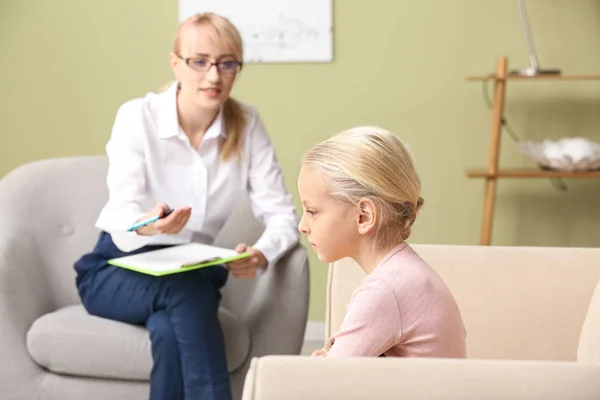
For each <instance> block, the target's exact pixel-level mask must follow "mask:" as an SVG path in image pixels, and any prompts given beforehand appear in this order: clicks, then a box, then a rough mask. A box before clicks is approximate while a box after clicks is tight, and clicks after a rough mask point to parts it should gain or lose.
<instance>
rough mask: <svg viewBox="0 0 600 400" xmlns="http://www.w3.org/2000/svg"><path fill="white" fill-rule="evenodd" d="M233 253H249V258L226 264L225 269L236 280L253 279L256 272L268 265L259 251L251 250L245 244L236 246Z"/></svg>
mask: <svg viewBox="0 0 600 400" xmlns="http://www.w3.org/2000/svg"><path fill="white" fill-rule="evenodd" d="M235 251H236V252H238V253H250V257H246V258H243V259H241V260H235V261H232V262H230V263H227V269H229V271H231V274H232V275H233V276H235V277H236V278H238V279H252V278H254V276H255V275H256V270H257V269H259V268H261V267H265V266H266V265H267V264H268V263H269V262H268V261H267V258H266V257H265V255H264V254H263V253H262V252H261V251H260V250H256V249H253V248H252V247H251V246H248V245H247V244H245V243H240V244H238V245H237V246H236V248H235Z"/></svg>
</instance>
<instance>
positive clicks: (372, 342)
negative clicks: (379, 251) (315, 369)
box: [327, 243, 466, 358]
mask: <svg viewBox="0 0 600 400" xmlns="http://www.w3.org/2000/svg"><path fill="white" fill-rule="evenodd" d="M334 338H335V342H334V344H333V347H331V349H330V350H329V353H328V354H327V357H358V356H367V357H377V356H379V355H381V354H384V355H385V356H386V357H452V358H463V357H466V344H465V338H466V332H465V328H464V325H463V321H462V318H461V315H460V311H459V309H458V306H457V304H456V302H455V300H454V298H453V296H452V294H451V293H450V291H449V290H448V287H447V286H446V284H445V283H444V282H443V281H442V279H441V278H440V276H439V275H438V274H437V273H436V272H435V271H434V270H433V269H432V268H431V267H430V266H429V265H428V264H427V263H426V262H425V261H424V260H423V259H422V258H421V257H419V255H418V254H417V253H415V251H414V250H413V249H412V248H411V247H410V246H409V245H408V244H407V243H402V244H400V245H398V246H397V247H396V248H394V250H392V251H391V252H390V253H389V254H388V255H387V256H386V257H385V258H384V259H383V260H382V261H381V263H380V264H379V265H377V267H376V268H375V270H374V271H373V272H372V273H371V274H370V275H368V276H367V277H366V278H365V279H364V281H363V282H362V284H361V285H360V286H359V287H358V289H356V291H355V292H354V294H353V295H352V299H351V300H350V303H349V304H348V309H347V313H346V317H345V318H344V321H343V323H342V327H341V329H340V331H339V332H338V333H336V334H335V335H334Z"/></svg>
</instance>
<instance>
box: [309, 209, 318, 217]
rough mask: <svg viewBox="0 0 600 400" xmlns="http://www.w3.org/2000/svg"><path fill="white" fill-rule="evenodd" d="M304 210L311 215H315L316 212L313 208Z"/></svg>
mask: <svg viewBox="0 0 600 400" xmlns="http://www.w3.org/2000/svg"><path fill="white" fill-rule="evenodd" d="M306 212H307V213H309V214H310V215H312V216H315V214H316V213H317V212H316V211H313V210H306Z"/></svg>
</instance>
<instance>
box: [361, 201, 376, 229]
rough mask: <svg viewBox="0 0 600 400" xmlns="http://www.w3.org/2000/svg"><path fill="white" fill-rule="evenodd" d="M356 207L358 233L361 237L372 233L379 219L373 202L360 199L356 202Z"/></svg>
mask: <svg viewBox="0 0 600 400" xmlns="http://www.w3.org/2000/svg"><path fill="white" fill-rule="evenodd" d="M358 207H359V212H358V216H357V224H358V233H360V234H361V235H368V234H370V233H374V232H375V229H376V227H377V223H378V219H379V212H378V210H377V207H376V206H375V202H373V200H371V199H361V200H360V201H359V202H358Z"/></svg>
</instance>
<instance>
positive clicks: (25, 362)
mask: <svg viewBox="0 0 600 400" xmlns="http://www.w3.org/2000/svg"><path fill="white" fill-rule="evenodd" d="M2 214H6V213H2ZM0 220H2V221H3V225H4V227H3V228H2V229H1V230H0V344H1V345H0V371H2V373H0V388H2V390H1V392H2V393H3V394H4V395H8V396H9V397H7V398H8V399H12V398H15V399H17V398H32V397H31V396H32V394H31V393H30V390H34V389H32V388H33V386H35V385H33V386H32V385H31V383H32V382H33V381H34V380H35V379H36V378H39V377H40V376H41V374H42V370H41V369H40V368H39V367H38V366H37V365H36V364H35V362H34V361H33V359H32V358H31V357H30V356H29V352H28V350H27V345H26V337H27V331H28V330H29V328H30V327H31V324H32V323H33V322H34V321H35V320H36V319H37V318H38V317H40V316H41V315H43V314H45V313H47V312H49V311H51V308H52V305H53V304H52V303H53V302H52V301H51V295H50V292H49V290H48V287H47V285H45V284H44V282H45V279H44V277H43V276H40V274H41V273H42V270H41V268H39V266H40V259H39V256H38V254H37V253H36V251H35V248H36V246H35V243H34V242H33V240H31V238H29V237H27V235H25V234H23V232H19V230H18V229H17V227H16V226H15V224H10V223H9V221H10V217H9V219H4V218H2V216H1V215H0ZM11 228H12V229H11ZM28 386H29V387H28ZM11 396H14V397H11Z"/></svg>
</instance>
